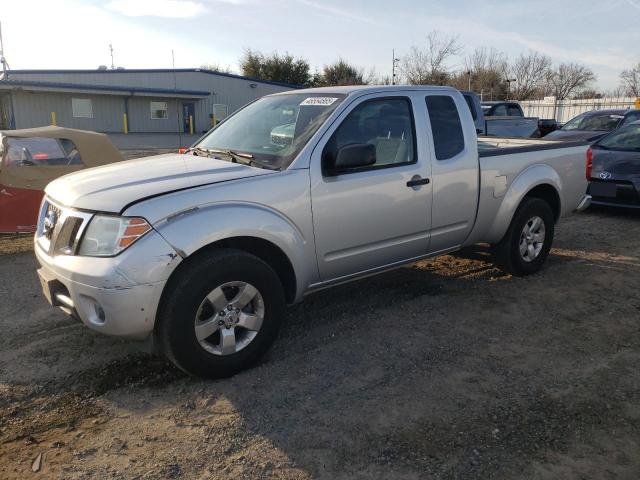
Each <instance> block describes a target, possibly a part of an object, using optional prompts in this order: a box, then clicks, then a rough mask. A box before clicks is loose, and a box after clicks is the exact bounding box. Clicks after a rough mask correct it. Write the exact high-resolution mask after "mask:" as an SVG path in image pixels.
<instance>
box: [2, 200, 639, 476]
mask: <svg viewBox="0 0 640 480" xmlns="http://www.w3.org/2000/svg"><path fill="white" fill-rule="evenodd" d="M639 238H640V215H639V214H630V213H622V212H611V211H602V210H600V211H589V212H587V213H584V214H579V215H575V216H573V217H571V218H569V219H566V220H565V221H564V222H563V223H561V224H560V225H559V226H558V229H557V237H556V241H555V243H554V249H553V251H552V254H551V256H550V258H549V261H548V264H547V266H546V268H545V269H544V270H543V271H542V272H541V273H540V274H538V275H535V276H532V277H528V278H512V277H509V276H505V275H503V274H501V273H500V272H499V271H498V270H496V269H495V268H494V267H493V265H492V264H491V263H490V260H491V257H489V256H488V255H487V253H486V252H485V251H484V250H483V249H482V248H480V247H478V248H475V249H472V250H469V251H466V252H463V253H461V254H458V255H455V256H446V257H441V258H439V259H436V260H433V261H427V262H421V263H420V264H417V265H415V266H411V267H406V268H402V269H399V270H396V271H393V272H390V273H386V274H384V275H381V276H378V277H375V278H371V279H367V280H363V281H360V282H357V283H352V284H349V285H345V286H342V287H337V288H334V289H332V290H327V291H324V292H321V293H318V294H316V295H313V296H310V297H309V298H307V300H306V301H305V302H304V303H303V304H302V305H299V306H297V307H294V308H292V309H291V310H290V312H289V315H288V320H287V322H286V325H285V327H284V329H283V331H282V333H281V335H280V338H279V339H278V340H277V342H276V344H275V345H274V347H273V348H272V350H271V351H270V353H269V354H268V355H267V356H266V358H264V360H263V361H262V362H261V363H260V364H259V365H258V366H256V367H254V368H252V369H250V370H248V371H246V372H244V373H241V374H239V375H237V376H235V377H233V378H231V379H227V380H220V381H202V380H197V379H193V378H187V377H185V376H184V375H183V374H181V373H180V372H177V371H176V370H175V369H173V368H171V367H170V366H168V365H167V364H165V363H164V362H163V361H162V360H161V359H159V358H157V357H155V356H152V355H150V354H147V353H144V352H142V351H141V350H140V346H139V345H138V344H136V343H131V342H126V341H122V340H116V339H112V338H108V337H103V336H100V335H98V334H95V333H93V332H92V331H90V330H88V329H87V328H84V327H83V326H81V325H80V324H78V323H76V322H75V321H74V320H71V319H69V318H67V317H65V316H64V315H63V314H62V313H60V312H58V311H56V310H54V309H52V308H50V307H48V306H47V305H46V304H45V301H44V299H43V297H42V296H41V294H40V292H39V285H38V281H37V279H36V274H35V260H34V258H33V256H32V254H31V253H14V254H6V255H2V256H0V292H1V294H2V302H1V304H0V326H1V329H2V336H1V337H0V477H1V478H3V479H9V478H72V479H75V478H140V479H143V478H195V479H205V478H206V479H208V478H212V479H222V478H234V479H237V478H247V479H253V478H274V479H275V478H278V479H280V478H283V479H307V478H321V479H347V478H355V479H360V478H361V479H364V478H392V479H404V480H408V479H494V478H495V479H511V478H514V479H515V478H517V479H634V480H635V479H638V478H640V321H639V318H640V293H638V292H639V289H638V286H639V285H640V242H639V241H638V239H639ZM5 244H6V242H5V243H2V242H0V248H3V249H5V248H6V245H5ZM2 245H5V246H2ZM38 463H39V465H38ZM34 464H35V467H38V466H39V467H40V469H39V471H38V472H37V473H33V471H32V467H33V466H34Z"/></svg>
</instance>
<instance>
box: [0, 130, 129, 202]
mask: <svg viewBox="0 0 640 480" xmlns="http://www.w3.org/2000/svg"><path fill="white" fill-rule="evenodd" d="M0 135H1V136H2V137H1V140H2V143H3V149H2V150H3V151H6V142H7V139H8V138H54V139H60V140H69V141H71V142H73V144H74V145H75V148H76V150H77V151H78V153H79V155H80V159H81V162H82V163H81V164H72V165H29V166H25V167H11V168H6V167H2V166H1V165H2V164H0V184H2V185H4V186H6V187H11V188H23V189H29V190H44V187H45V186H46V185H47V184H48V183H49V182H51V181H52V180H54V179H56V178H58V177H60V176H62V175H66V174H67V173H71V172H74V171H77V170H82V169H84V168H90V167H97V166H100V165H106V164H109V163H114V162H120V161H122V160H124V159H123V158H122V155H121V154H120V152H119V151H118V149H117V148H116V147H115V146H114V145H113V143H111V140H110V139H109V137H108V136H107V135H105V134H103V133H97V132H91V131H86V130H75V129H71V128H63V127H54V126H48V127H38V128H26V129H22V130H4V131H0Z"/></svg>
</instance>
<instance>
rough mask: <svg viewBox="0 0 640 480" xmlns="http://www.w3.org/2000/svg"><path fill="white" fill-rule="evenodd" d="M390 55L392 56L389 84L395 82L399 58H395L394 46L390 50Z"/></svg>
mask: <svg viewBox="0 0 640 480" xmlns="http://www.w3.org/2000/svg"><path fill="white" fill-rule="evenodd" d="M391 55H392V56H393V62H392V63H393V67H392V68H391V85H395V84H396V67H397V66H398V63H399V62H400V59H399V58H396V50H395V48H394V49H392V50H391Z"/></svg>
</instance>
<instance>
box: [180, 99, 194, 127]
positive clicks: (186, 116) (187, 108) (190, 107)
mask: <svg viewBox="0 0 640 480" xmlns="http://www.w3.org/2000/svg"><path fill="white" fill-rule="evenodd" d="M195 115H196V105H195V103H193V102H188V103H183V104H182V124H183V128H184V133H192V132H195V130H196V125H195V121H196V119H195ZM191 122H193V126H191Z"/></svg>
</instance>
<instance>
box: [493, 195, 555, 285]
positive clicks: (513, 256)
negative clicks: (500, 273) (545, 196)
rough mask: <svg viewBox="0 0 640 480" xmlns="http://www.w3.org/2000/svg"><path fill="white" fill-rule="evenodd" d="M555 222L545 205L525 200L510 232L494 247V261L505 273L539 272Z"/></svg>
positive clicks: (536, 200) (514, 218)
mask: <svg viewBox="0 0 640 480" xmlns="http://www.w3.org/2000/svg"><path fill="white" fill-rule="evenodd" d="M554 227H555V219H554V216H553V211H552V210H551V207H550V206H549V204H548V203H547V202H545V201H544V200H541V199H539V198H533V197H529V198H525V199H524V200H523V201H522V204H521V205H520V207H518V210H517V211H516V214H515V215H514V217H513V220H512V221H511V225H510V226H509V230H507V233H506V234H505V236H504V238H503V239H502V240H501V241H500V243H499V244H498V245H496V247H495V253H496V261H497V263H498V265H499V266H500V267H501V268H502V269H503V270H504V271H506V272H507V273H511V274H514V275H530V274H532V273H536V272H537V271H539V270H540V269H541V268H542V265H543V264H544V262H545V260H546V259H547V257H548V256H549V251H550V250H551V243H552V242H553V234H554Z"/></svg>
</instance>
